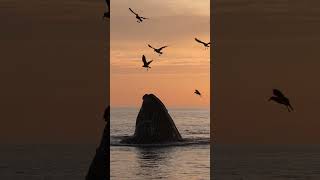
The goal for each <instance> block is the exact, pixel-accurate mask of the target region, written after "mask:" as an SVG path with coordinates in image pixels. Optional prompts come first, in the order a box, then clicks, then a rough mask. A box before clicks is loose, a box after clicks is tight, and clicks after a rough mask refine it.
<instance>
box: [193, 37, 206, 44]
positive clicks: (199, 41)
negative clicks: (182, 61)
mask: <svg viewBox="0 0 320 180" xmlns="http://www.w3.org/2000/svg"><path fill="white" fill-rule="evenodd" d="M194 40H196V41H197V42H198V43H202V44H205V43H204V42H202V41H201V40H199V39H197V38H194Z"/></svg>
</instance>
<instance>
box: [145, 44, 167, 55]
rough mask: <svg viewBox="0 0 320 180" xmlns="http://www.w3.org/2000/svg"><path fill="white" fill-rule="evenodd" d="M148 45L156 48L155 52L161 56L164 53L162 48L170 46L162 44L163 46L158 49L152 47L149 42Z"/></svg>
mask: <svg viewBox="0 0 320 180" xmlns="http://www.w3.org/2000/svg"><path fill="white" fill-rule="evenodd" d="M148 46H149V47H150V48H152V49H153V50H154V52H156V53H158V54H159V56H160V55H161V54H163V52H161V50H162V49H164V48H166V47H168V46H162V47H161V48H158V49H157V48H154V47H152V46H151V45H150V44H148Z"/></svg>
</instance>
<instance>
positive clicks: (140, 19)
mask: <svg viewBox="0 0 320 180" xmlns="http://www.w3.org/2000/svg"><path fill="white" fill-rule="evenodd" d="M129 10H130V11H131V12H132V13H133V14H134V15H136V19H137V22H138V23H141V22H142V21H143V20H144V19H148V18H145V17H142V16H139V14H137V13H135V12H134V11H133V10H132V9H131V8H129Z"/></svg>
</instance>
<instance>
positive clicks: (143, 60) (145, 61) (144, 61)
mask: <svg viewBox="0 0 320 180" xmlns="http://www.w3.org/2000/svg"><path fill="white" fill-rule="evenodd" d="M142 62H143V64H148V63H147V60H146V57H145V56H144V55H142Z"/></svg>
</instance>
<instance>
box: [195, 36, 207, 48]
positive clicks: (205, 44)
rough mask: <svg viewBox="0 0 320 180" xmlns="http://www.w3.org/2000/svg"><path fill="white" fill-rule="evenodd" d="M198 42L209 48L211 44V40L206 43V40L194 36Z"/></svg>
mask: <svg viewBox="0 0 320 180" xmlns="http://www.w3.org/2000/svg"><path fill="white" fill-rule="evenodd" d="M194 39H195V40H196V41H197V42H198V43H201V44H203V46H204V47H205V48H209V47H210V46H209V45H210V44H211V43H210V42H208V43H205V42H203V41H201V40H199V39H197V38H194Z"/></svg>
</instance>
